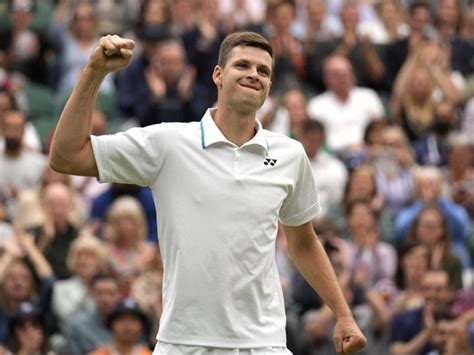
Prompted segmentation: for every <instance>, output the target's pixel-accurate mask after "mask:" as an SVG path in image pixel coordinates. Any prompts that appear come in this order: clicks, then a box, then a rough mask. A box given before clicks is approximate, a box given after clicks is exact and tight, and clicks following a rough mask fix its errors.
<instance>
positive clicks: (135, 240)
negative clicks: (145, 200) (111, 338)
mask: <svg viewBox="0 0 474 355" xmlns="http://www.w3.org/2000/svg"><path fill="white" fill-rule="evenodd" d="M146 235H147V225H146V220H145V214H144V212H143V208H142V206H140V203H139V202H138V201H137V200H136V199H135V198H133V197H131V196H123V197H119V198H118V199H116V200H115V201H114V202H113V203H112V205H111V206H110V209H109V211H108V213H107V229H106V234H105V240H106V246H105V249H106V252H107V256H108V258H107V259H108V263H109V267H110V270H111V272H112V273H113V274H114V275H115V276H116V277H117V280H118V282H119V285H120V288H121V291H122V293H123V294H124V295H126V296H128V295H129V292H130V287H131V285H132V283H133V281H134V280H135V279H136V278H137V277H138V276H139V275H140V274H141V273H143V272H145V271H147V270H148V269H150V266H151V262H152V261H153V260H154V258H155V252H156V250H155V245H154V244H152V243H151V242H149V241H147V240H146Z"/></svg>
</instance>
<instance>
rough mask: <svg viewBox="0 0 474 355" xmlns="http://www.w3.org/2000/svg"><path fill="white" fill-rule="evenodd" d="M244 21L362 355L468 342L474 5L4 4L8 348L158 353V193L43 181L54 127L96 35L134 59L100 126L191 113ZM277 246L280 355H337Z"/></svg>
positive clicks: (0, 193) (116, 83) (2, 214)
mask: <svg viewBox="0 0 474 355" xmlns="http://www.w3.org/2000/svg"><path fill="white" fill-rule="evenodd" d="M239 30H252V31H256V32H259V33H261V34H263V35H264V36H265V37H266V38H268V39H269V41H270V42H271V44H272V46H273V48H274V54H275V67H274V73H273V79H272V81H273V85H272V91H271V93H270V97H269V98H268V100H267V101H266V102H265V104H264V106H263V107H262V108H261V109H260V110H259V112H258V119H259V120H260V121H261V122H262V124H263V126H264V127H265V128H267V129H269V130H272V131H275V132H278V133H281V134H284V135H288V136H290V137H293V138H295V139H297V140H299V141H300V142H301V143H302V145H303V146H304V148H305V151H306V153H307V155H308V157H309V159H310V161H311V164H312V167H313V169H314V177H315V182H316V184H317V187H318V192H319V199H320V204H321V213H320V215H319V217H318V218H317V219H316V220H315V221H314V228H315V230H316V232H317V234H318V235H319V237H320V238H321V240H322V241H323V243H324V246H325V248H326V251H327V253H328V255H329V257H330V260H331V262H332V264H333V266H334V269H335V271H336V274H337V277H338V280H339V282H340V285H341V287H342V289H343V291H344V294H345V295H346V298H347V301H348V303H349V304H350V306H351V307H352V310H353V312H354V315H355V317H356V320H357V321H358V323H359V325H360V326H361V328H362V329H363V331H364V334H365V335H366V336H367V338H368V340H369V344H368V346H367V348H366V349H365V350H364V353H365V354H386V353H392V354H418V353H419V354H428V353H429V354H452V355H454V354H456V355H457V354H471V353H472V352H473V351H474V348H473V346H474V272H473V270H474V269H473V262H474V232H473V230H474V168H473V166H474V156H473V154H474V2H473V1H468V0H464V1H463V0H433V1H415V0H346V1H345V0H331V1H324V0H141V1H139V0H94V1H80V0H55V1H54V0H42V1H34V0H8V1H6V0H0V155H1V159H0V344H1V346H0V354H28V355H30V354H96V355H99V354H100V355H105V354H132V353H133V354H151V351H152V349H153V346H154V344H155V342H156V340H155V335H156V331H157V329H158V327H159V321H160V315H161V291H162V274H163V269H162V263H161V258H160V253H159V245H158V243H157V239H159V235H157V227H156V224H157V219H158V221H159V215H158V218H157V216H156V213H155V207H154V203H153V200H152V197H151V194H150V191H149V189H148V188H143V187H139V186H132V185H120V184H99V183H98V182H97V181H96V179H95V178H87V177H79V176H68V175H62V174H58V173H56V172H54V171H52V170H51V169H50V168H49V167H48V163H47V155H48V149H49V144H50V140H51V136H52V134H53V130H54V127H55V124H56V122H57V119H58V117H59V114H60V112H61V110H62V108H63V106H64V104H65V102H66V100H67V97H68V95H69V94H70V92H71V90H72V88H73V87H74V85H75V83H76V80H77V79H78V76H79V74H80V72H81V70H82V68H83V66H84V65H85V64H86V63H87V60H88V57H89V55H90V53H91V52H92V50H93V48H94V47H95V46H96V44H97V41H98V39H99V38H100V36H101V35H104V34H119V35H121V36H124V37H127V38H132V39H134V40H135V41H136V49H135V55H134V59H133V61H132V63H131V65H130V66H129V67H127V68H126V69H125V70H122V71H120V72H117V73H114V74H111V75H109V76H108V77H107V78H106V79H105V81H104V82H103V84H102V86H101V87H100V91H99V95H98V100H97V107H96V109H95V111H94V112H93V134H95V135H102V134H112V133H115V132H118V131H123V130H125V129H128V128H131V127H136V126H141V127H144V126H148V125H151V124H156V123H160V122H169V121H180V122H188V121H196V120H200V118H201V116H202V115H203V113H204V112H205V110H206V108H208V107H212V106H213V105H214V103H215V101H216V90H215V86H214V83H213V82H212V78H211V74H212V71H213V68H214V66H215V64H216V62H217V56H218V50H219V45H220V43H221V41H222V39H223V38H224V37H225V36H226V35H227V34H228V33H230V32H233V31H239ZM196 213H199V212H198V211H197V212H196ZM237 218H238V217H237ZM276 246H277V247H276V260H277V264H278V266H279V270H280V275H281V283H282V287H283V290H284V296H285V301H286V306H287V314H288V322H287V336H288V347H289V348H290V349H291V350H292V351H293V352H294V353H295V354H296V355H299V354H301V355H311V354H332V353H334V348H333V346H332V330H333V327H334V317H333V314H332V312H331V310H330V309H329V308H328V307H327V306H326V305H325V304H324V303H323V302H322V301H321V299H320V298H319V297H318V296H317V295H316V294H315V293H314V291H312V289H311V288H310V287H309V286H308V284H307V283H306V282H305V281H304V280H303V279H302V277H301V276H300V274H299V273H298V272H297V270H296V269H295V267H294V266H293V265H292V263H291V260H290V259H289V257H288V254H287V251H286V246H285V237H284V235H283V232H281V233H279V234H278V236H277V239H276Z"/></svg>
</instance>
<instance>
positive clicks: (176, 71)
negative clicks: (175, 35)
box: [152, 42, 186, 85]
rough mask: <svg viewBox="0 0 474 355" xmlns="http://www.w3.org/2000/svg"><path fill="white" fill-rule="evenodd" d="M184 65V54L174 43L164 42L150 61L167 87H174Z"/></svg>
mask: <svg viewBox="0 0 474 355" xmlns="http://www.w3.org/2000/svg"><path fill="white" fill-rule="evenodd" d="M185 64H186V53H185V52H184V49H183V47H182V46H181V45H180V44H178V43H176V42H166V43H163V44H162V45H160V46H159V48H158V50H157V51H156V52H155V56H154V57H153V59H152V65H153V68H154V69H155V70H157V72H159V73H160V75H161V77H162V78H163V80H164V81H165V83H166V84H168V85H176V84H177V82H178V81H179V78H180V77H181V74H182V73H183V70H184V68H185Z"/></svg>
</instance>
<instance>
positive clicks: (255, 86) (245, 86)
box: [240, 84, 260, 91]
mask: <svg viewBox="0 0 474 355" xmlns="http://www.w3.org/2000/svg"><path fill="white" fill-rule="evenodd" d="M240 86H243V87H244V88H248V89H252V90H255V91H259V90H260V87H259V86H257V85H251V84H240Z"/></svg>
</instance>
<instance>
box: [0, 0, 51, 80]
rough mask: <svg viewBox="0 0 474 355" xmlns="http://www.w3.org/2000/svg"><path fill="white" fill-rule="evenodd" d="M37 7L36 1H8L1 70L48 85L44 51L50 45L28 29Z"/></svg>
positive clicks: (0, 37)
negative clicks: (7, 19) (7, 22)
mask: <svg viewBox="0 0 474 355" xmlns="http://www.w3.org/2000/svg"><path fill="white" fill-rule="evenodd" d="M36 6H37V4H36V1H35V0H10V1H8V17H9V19H10V24H11V27H9V28H7V29H6V30H5V29H3V30H2V31H1V32H0V67H3V68H6V69H7V70H8V71H11V72H18V73H21V74H23V75H24V76H26V77H27V78H28V80H31V81H33V82H35V83H38V84H42V85H47V84H49V72H48V66H47V62H46V52H47V50H48V49H50V48H49V47H50V46H49V44H48V42H47V40H46V38H45V36H44V35H42V34H41V33H40V32H39V31H37V30H34V29H32V28H31V24H32V21H33V17H34V15H35V12H36ZM2 27H3V26H2Z"/></svg>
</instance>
